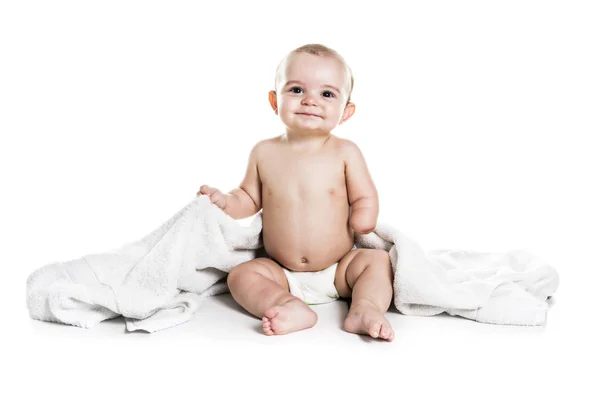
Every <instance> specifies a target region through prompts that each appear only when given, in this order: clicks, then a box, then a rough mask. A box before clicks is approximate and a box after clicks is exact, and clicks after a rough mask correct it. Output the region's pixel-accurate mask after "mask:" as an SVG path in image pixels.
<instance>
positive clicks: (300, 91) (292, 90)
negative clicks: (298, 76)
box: [290, 86, 302, 93]
mask: <svg viewBox="0 0 600 413" xmlns="http://www.w3.org/2000/svg"><path fill="white" fill-rule="evenodd" d="M290 91H291V92H294V93H302V88H299V87H298V86H294V87H293V88H291V89H290Z"/></svg>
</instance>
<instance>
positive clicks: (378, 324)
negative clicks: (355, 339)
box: [344, 306, 394, 341]
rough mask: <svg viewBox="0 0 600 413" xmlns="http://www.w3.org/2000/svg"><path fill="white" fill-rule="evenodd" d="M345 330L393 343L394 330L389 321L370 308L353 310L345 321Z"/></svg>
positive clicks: (356, 307)
mask: <svg viewBox="0 0 600 413" xmlns="http://www.w3.org/2000/svg"><path fill="white" fill-rule="evenodd" d="M344 330H346V331H347V332H349V333H356V334H366V335H369V336H371V337H373V338H381V339H383V340H387V341H392V340H393V339H394V330H392V327H391V326H390V323H389V322H388V321H387V319H386V318H385V317H384V316H383V314H381V313H380V312H379V311H377V310H376V309H375V308H373V307H370V306H355V307H354V308H351V311H350V312H349V313H348V317H346V320H344Z"/></svg>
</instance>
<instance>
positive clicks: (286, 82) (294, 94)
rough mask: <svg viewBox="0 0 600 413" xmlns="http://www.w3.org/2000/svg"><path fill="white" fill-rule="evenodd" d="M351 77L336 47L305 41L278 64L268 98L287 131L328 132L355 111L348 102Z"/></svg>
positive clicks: (352, 85) (352, 84)
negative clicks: (305, 43)
mask: <svg viewBox="0 0 600 413" xmlns="http://www.w3.org/2000/svg"><path fill="white" fill-rule="evenodd" d="M353 87H354V77H353V76H352V72H351V70H350V67H348V65H347V64H346V62H345V61H344V59H343V58H342V56H340V55H339V54H338V53H337V52H336V51H335V50H332V49H330V48H328V47H326V46H323V45H320V44H307V45H304V46H301V47H299V48H297V49H294V50H292V51H291V52H290V53H289V54H288V55H287V56H286V57H285V58H284V59H283V60H282V61H281V63H280V64H279V66H278V67H277V72H276V74H275V90H272V91H270V92H269V101H270V103H271V107H272V108H273V110H274V111H275V113H276V114H278V115H279V117H280V118H281V120H282V121H283V123H284V124H285V125H286V126H287V127H288V129H290V130H300V131H302V132H307V131H310V132H314V133H317V134H321V133H322V134H328V133H329V132H331V130H333V129H334V128H335V127H336V126H337V125H340V124H342V123H343V122H345V121H346V120H348V119H349V118H350V117H351V116H352V115H353V114H354V110H355V105H354V103H351V102H350V95H351V93H352V89H353Z"/></svg>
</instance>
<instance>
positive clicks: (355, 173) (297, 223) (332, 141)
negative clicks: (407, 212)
mask: <svg viewBox="0 0 600 413" xmlns="http://www.w3.org/2000/svg"><path fill="white" fill-rule="evenodd" d="M353 85H354V78H353V76H352V73H351V71H350V68H349V67H348V65H347V64H346V62H345V61H344V59H343V58H342V57H341V56H340V55H339V54H338V53H337V52H335V51H334V50H332V49H330V48H328V47H325V46H323V45H319V44H309V45H305V46H302V47H299V48H297V49H295V50H293V51H292V52H290V53H289V54H288V55H287V56H286V57H285V58H284V59H283V61H282V62H281V63H280V65H279V67H278V68H277V73H276V78H275V90H272V91H270V92H269V102H270V103H271V107H272V108H273V110H274V111H275V114H277V115H278V116H279V117H280V119H281V120H282V122H283V124H284V125H285V132H284V133H283V134H282V135H280V136H277V137H275V138H271V139H265V140H263V141H260V142H259V143H257V144H256V145H255V146H254V147H253V149H252V151H251V153H250V156H249V160H248V167H247V170H246V176H245V177H244V179H243V181H242V183H241V184H240V186H239V188H235V189H233V190H232V191H230V192H229V193H227V194H223V193H222V192H221V191H219V190H217V189H215V188H211V187H210V186H208V185H202V186H201V188H200V190H199V191H198V193H197V195H207V196H209V197H210V200H211V202H212V203H214V204H215V205H217V206H218V207H219V208H221V209H222V210H223V211H224V212H225V213H227V214H228V215H230V216H231V217H233V218H234V219H242V218H246V217H249V216H252V215H254V214H256V213H257V212H259V211H260V210H261V208H262V216H263V229H262V235H263V244H264V248H265V251H266V254H267V255H268V258H267V257H262V258H256V259H253V260H251V261H248V262H245V263H243V264H240V265H238V266H237V267H235V268H233V270H232V271H231V272H230V273H229V275H228V277H227V285H228V287H229V289H230V291H231V295H232V296H233V298H234V299H235V301H236V302H237V303H239V304H240V305H241V306H242V307H243V308H244V309H246V310H247V311H248V312H249V313H251V314H253V315H254V316H256V317H259V318H262V322H263V330H264V332H265V334H267V335H273V334H287V333H291V332H293V331H298V330H302V329H306V328H310V327H312V326H314V325H315V323H316V322H317V314H316V313H315V312H314V311H313V310H312V309H311V308H310V307H309V305H314V304H322V303H326V302H330V301H333V300H337V299H338V298H340V297H344V298H350V297H351V305H350V310H349V312H348V316H347V317H346V319H345V321H344V330H346V331H348V332H351V333H357V334H367V335H370V336H371V337H374V338H381V339H383V340H387V341H392V340H393V339H394V332H393V330H392V328H391V326H390V324H389V322H388V321H387V319H386V318H385V317H384V313H385V312H386V311H387V310H388V308H389V306H390V303H391V300H392V267H391V262H390V259H389V256H388V253H387V252H386V251H384V250H376V249H357V248H355V247H354V246H353V244H354V234H355V233H358V234H367V233H369V232H371V231H373V229H374V228H375V225H376V223H377V216H378V213H379V201H378V196H377V190H376V188H375V185H374V184H373V181H372V179H371V176H370V174H369V171H368V169H367V165H366V163H365V160H364V158H363V155H362V153H361V151H360V149H359V148H358V146H357V145H356V144H354V143H353V142H351V141H349V140H346V139H342V138H339V137H337V136H334V135H332V134H331V131H332V130H333V129H334V128H335V127H336V126H337V125H340V124H342V123H343V122H345V121H347V120H348V119H350V117H352V115H353V114H354V110H355V105H354V103H351V102H350V94H351V92H352V88H353Z"/></svg>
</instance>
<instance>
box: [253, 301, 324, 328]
mask: <svg viewBox="0 0 600 413" xmlns="http://www.w3.org/2000/svg"><path fill="white" fill-rule="evenodd" d="M262 321H263V330H264V331H265V334H266V335H268V336H272V335H274V334H288V333H292V332H294V331H298V330H304V329H305V328H310V327H312V326H314V325H315V324H316V323H317V313H315V312H314V311H313V310H311V309H310V307H309V306H308V305H306V304H305V303H304V302H303V301H302V300H300V299H299V298H293V299H291V300H289V301H286V302H285V303H283V304H282V305H277V306H275V307H271V308H269V309H268V310H267V311H265V316H264V317H263V318H262Z"/></svg>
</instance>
